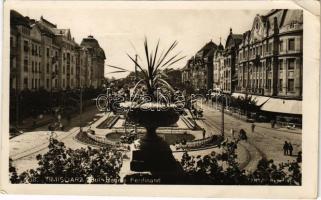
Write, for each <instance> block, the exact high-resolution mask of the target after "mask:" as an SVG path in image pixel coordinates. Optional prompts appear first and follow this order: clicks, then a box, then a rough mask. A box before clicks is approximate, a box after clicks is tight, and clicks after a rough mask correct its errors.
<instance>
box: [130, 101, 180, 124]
mask: <svg viewBox="0 0 321 200" xmlns="http://www.w3.org/2000/svg"><path fill="white" fill-rule="evenodd" d="M175 108H176V107H175V105H173V104H171V105H169V106H166V105H163V104H151V103H146V104H142V105H140V106H138V107H134V108H131V110H130V111H129V112H128V115H127V117H128V119H129V120H130V121H133V122H135V123H137V124H139V125H141V126H143V127H145V128H146V129H150V128H158V127H161V126H170V125H172V124H174V123H176V122H177V121H178V119H179V114H178V112H177V111H176V109H175Z"/></svg>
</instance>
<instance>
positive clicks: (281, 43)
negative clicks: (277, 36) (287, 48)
mask: <svg viewBox="0 0 321 200" xmlns="http://www.w3.org/2000/svg"><path fill="white" fill-rule="evenodd" d="M280 52H283V40H281V41H280Z"/></svg>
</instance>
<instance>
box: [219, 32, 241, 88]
mask: <svg viewBox="0 0 321 200" xmlns="http://www.w3.org/2000/svg"><path fill="white" fill-rule="evenodd" d="M241 42H242V35H241V34H234V33H233V32H232V28H231V29H230V34H229V35H228V37H227V39H226V44H225V49H224V52H223V57H224V64H223V68H222V70H221V71H222V74H223V77H222V84H221V89H222V92H223V93H227V94H231V93H232V92H233V91H234V88H235V86H236V85H237V82H238V81H237V63H238V48H239V45H240V43H241Z"/></svg>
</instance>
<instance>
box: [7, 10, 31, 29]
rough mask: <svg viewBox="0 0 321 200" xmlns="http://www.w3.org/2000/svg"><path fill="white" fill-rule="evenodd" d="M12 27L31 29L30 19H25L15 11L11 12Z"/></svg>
mask: <svg viewBox="0 0 321 200" xmlns="http://www.w3.org/2000/svg"><path fill="white" fill-rule="evenodd" d="M10 25H11V26H17V25H22V26H25V27H28V28H30V24H29V18H26V17H24V16H23V15H21V14H20V13H18V12H17V11H15V10H10Z"/></svg>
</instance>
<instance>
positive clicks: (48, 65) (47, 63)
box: [47, 63, 49, 73]
mask: <svg viewBox="0 0 321 200" xmlns="http://www.w3.org/2000/svg"><path fill="white" fill-rule="evenodd" d="M47 73H49V63H47Z"/></svg>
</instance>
